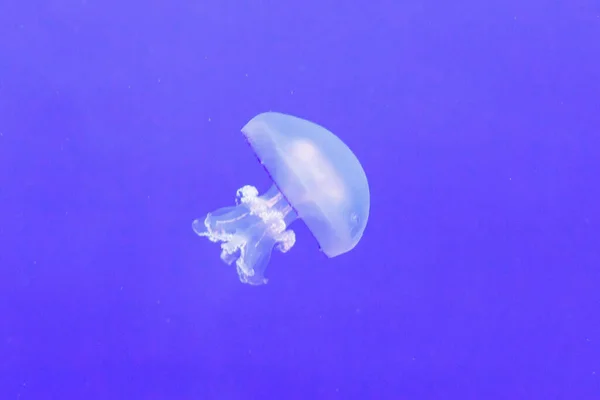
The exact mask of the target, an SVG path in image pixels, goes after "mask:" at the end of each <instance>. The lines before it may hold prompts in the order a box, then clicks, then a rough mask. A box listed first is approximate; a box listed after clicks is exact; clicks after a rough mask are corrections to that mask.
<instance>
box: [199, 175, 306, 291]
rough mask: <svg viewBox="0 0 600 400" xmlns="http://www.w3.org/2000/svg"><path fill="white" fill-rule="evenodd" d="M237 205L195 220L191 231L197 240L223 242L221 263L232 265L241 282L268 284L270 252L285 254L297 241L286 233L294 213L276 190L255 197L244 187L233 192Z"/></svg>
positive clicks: (289, 231) (294, 236) (290, 234)
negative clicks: (234, 266)
mask: <svg viewBox="0 0 600 400" xmlns="http://www.w3.org/2000/svg"><path fill="white" fill-rule="evenodd" d="M236 203H237V206H235V207H224V208H220V209H218V210H216V211H214V212H212V213H209V214H208V215H207V216H206V218H205V219H204V221H200V220H195V221H194V222H193V224H192V227H193V229H194V231H195V232H196V233H197V234H198V235H199V236H203V237H207V238H208V239H209V240H210V241H212V242H222V243H221V259H222V260H223V261H224V262H225V263H226V264H228V265H231V264H232V263H233V262H235V264H236V269H237V272H238V275H239V278H240V280H241V281H242V282H244V283H249V284H253V285H261V284H264V283H267V278H265V276H264V272H265V270H266V267H267V265H268V263H269V260H270V258H271V252H272V251H273V248H276V249H277V250H279V251H281V252H282V253H285V252H287V251H289V250H290V249H291V248H292V247H293V245H294V243H295V241H296V235H295V233H294V231H292V230H291V229H287V226H288V225H289V224H290V223H291V222H292V221H293V220H294V219H295V218H296V216H295V213H294V211H293V209H292V207H291V206H290V205H289V204H287V202H286V201H285V198H284V197H283V195H281V193H279V191H278V190H277V188H276V187H272V188H271V189H270V190H269V191H268V192H267V193H266V194H265V195H263V196H258V190H256V188H255V187H253V186H250V185H246V186H244V187H242V188H240V189H239V190H238V191H237V192H236Z"/></svg>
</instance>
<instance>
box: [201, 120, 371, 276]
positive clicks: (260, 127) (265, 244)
mask: <svg viewBox="0 0 600 400" xmlns="http://www.w3.org/2000/svg"><path fill="white" fill-rule="evenodd" d="M242 133H243V135H244V136H245V138H246V140H247V142H248V144H249V145H250V147H251V148H252V149H253V150H254V153H255V155H256V156H257V158H258V160H259V162H260V163H261V164H262V165H263V167H264V169H265V170H266V171H267V173H268V174H269V176H270V178H271V180H272V185H271V187H270V188H269V189H268V190H267V191H266V192H265V193H264V194H262V195H260V196H259V193H258V190H257V189H256V188H255V187H254V186H250V185H246V186H244V187H242V188H241V189H239V190H238V191H237V196H236V197H237V199H236V205H235V206H231V207H224V208H220V209H218V210H216V211H213V212H211V213H208V215H207V216H206V218H204V219H196V220H194V221H193V223H192V228H193V230H194V232H196V234H198V235H199V236H202V237H206V238H208V239H209V240H210V241H212V242H215V243H219V242H220V243H221V259H222V260H223V261H224V262H225V263H226V264H229V265H231V264H233V263H234V262H235V266H236V270H237V273H238V275H239V279H240V281H241V282H243V283H247V284H251V285H262V284H265V283H267V278H266V277H265V270H266V268H267V265H268V263H269V260H270V258H271V252H272V251H273V249H277V250H279V251H280V252H282V253H286V252H287V251H288V250H290V249H291V248H292V246H293V245H294V243H295V242H296V235H295V234H294V231H292V230H291V229H289V226H290V225H291V224H292V223H293V222H294V221H296V220H298V219H301V220H302V221H304V223H305V224H306V226H307V227H308V229H309V231H310V232H311V233H312V235H313V236H314V238H315V239H316V240H317V242H318V244H319V247H320V249H321V251H322V252H323V253H325V255H326V256H327V257H329V258H331V257H336V256H338V255H340V254H343V253H346V252H348V251H350V250H352V249H353V248H354V247H355V246H356V244H357V243H358V242H359V240H360V239H361V237H362V235H363V232H364V230H365V227H366V225H367V220H368V218H369V202H370V194H369V185H368V182H367V177H366V175H365V172H364V170H363V168H362V166H361V164H360V162H359V161H358V159H357V158H356V156H355V155H354V153H353V152H352V151H351V150H350V149H349V148H348V146H346V144H344V142H342V141H341V140H340V139H339V138H338V137H337V136H335V135H334V134H333V133H332V132H330V131H328V130H327V129H325V128H323V127H322V126H320V125H317V124H315V123H313V122H310V121H307V120H305V119H301V118H298V117H294V116H291V115H287V114H282V113H277V112H266V113H262V114H259V115H257V116H256V117H254V118H252V119H251V120H250V121H249V122H248V123H247V124H246V125H245V126H244V127H243V128H242Z"/></svg>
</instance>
